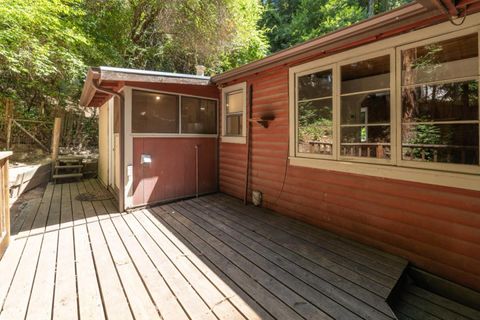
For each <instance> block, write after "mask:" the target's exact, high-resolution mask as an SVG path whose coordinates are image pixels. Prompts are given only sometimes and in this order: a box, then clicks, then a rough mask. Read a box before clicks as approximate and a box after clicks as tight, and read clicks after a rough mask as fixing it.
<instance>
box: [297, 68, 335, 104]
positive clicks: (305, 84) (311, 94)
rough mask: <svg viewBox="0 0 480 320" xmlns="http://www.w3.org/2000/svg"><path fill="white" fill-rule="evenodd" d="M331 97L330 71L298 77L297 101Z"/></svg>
mask: <svg viewBox="0 0 480 320" xmlns="http://www.w3.org/2000/svg"><path fill="white" fill-rule="evenodd" d="M331 95H332V70H325V71H320V72H317V73H312V74H308V75H305V76H301V77H298V99H299V100H307V99H315V98H321V97H330V96H331Z"/></svg>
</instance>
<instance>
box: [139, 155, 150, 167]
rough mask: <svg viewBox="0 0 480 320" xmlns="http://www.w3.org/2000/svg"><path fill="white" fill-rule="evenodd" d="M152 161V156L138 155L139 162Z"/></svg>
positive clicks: (148, 162)
mask: <svg viewBox="0 0 480 320" xmlns="http://www.w3.org/2000/svg"><path fill="white" fill-rule="evenodd" d="M150 163H152V157H151V156H150V155H149V154H142V155H141V156H140V164H143V165H145V164H150Z"/></svg>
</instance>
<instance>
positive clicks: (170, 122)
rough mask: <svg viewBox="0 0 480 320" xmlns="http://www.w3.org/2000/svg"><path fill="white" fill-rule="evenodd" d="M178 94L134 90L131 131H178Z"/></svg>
mask: <svg viewBox="0 0 480 320" xmlns="http://www.w3.org/2000/svg"><path fill="white" fill-rule="evenodd" d="M178 99H179V98H178V96H175V95H168V94H160V93H153V92H145V91H138V90H134V91H133V95H132V132H133V133H179V115H178V112H179V110H178Z"/></svg>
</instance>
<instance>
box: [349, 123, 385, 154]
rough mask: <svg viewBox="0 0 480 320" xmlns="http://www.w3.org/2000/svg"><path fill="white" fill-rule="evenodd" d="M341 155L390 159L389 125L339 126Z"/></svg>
mask: <svg viewBox="0 0 480 320" xmlns="http://www.w3.org/2000/svg"><path fill="white" fill-rule="evenodd" d="M340 136H341V146H340V154H341V155H342V156H354V157H370V158H380V159H390V126H354V127H343V128H341V133H340Z"/></svg>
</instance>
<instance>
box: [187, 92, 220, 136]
mask: <svg viewBox="0 0 480 320" xmlns="http://www.w3.org/2000/svg"><path fill="white" fill-rule="evenodd" d="M181 114H182V133H195V134H215V133H217V106H216V103H215V101H213V100H206V99H200V98H192V97H182V109H181Z"/></svg>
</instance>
